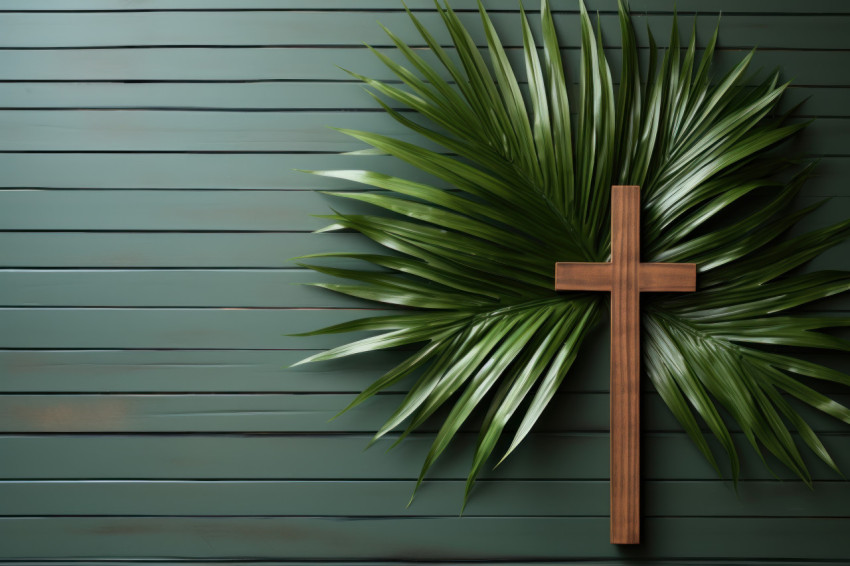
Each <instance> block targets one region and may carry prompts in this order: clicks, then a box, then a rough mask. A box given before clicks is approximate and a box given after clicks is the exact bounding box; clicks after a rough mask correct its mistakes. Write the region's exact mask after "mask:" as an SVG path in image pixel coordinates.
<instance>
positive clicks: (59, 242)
mask: <svg viewBox="0 0 850 566" xmlns="http://www.w3.org/2000/svg"><path fill="white" fill-rule="evenodd" d="M825 208H827V209H828V208H829V207H825ZM833 210H835V211H836V213H837V214H842V211H841V210H840V209H833ZM840 220H843V217H842V218H840V219H837V220H836V221H840ZM821 226H822V225H821ZM810 228H811V226H810ZM848 248H850V244H848V243H846V242H845V243H843V244H839V245H838V246H836V247H835V248H833V249H831V250H829V251H827V252H826V253H824V254H823V255H822V256H820V257H818V258H817V259H815V260H813V261H812V262H811V263H810V264H809V267H810V268H811V269H847V268H848V262H850V255H848V254H847V250H848ZM385 251H386V250H385V248H382V247H381V246H379V245H378V244H375V243H373V242H372V241H371V240H368V239H367V238H365V237H363V236H361V235H359V234H345V233H330V234H328V233H324V234H310V233H304V232H295V233H274V232H269V233H239V232H231V233H228V232H146V233H126V232H124V233H120V232H118V233H110V232H2V233H0V266H2V267H3V268H46V267H75V268H77V267H86V268H103V267H110V268H112V267H118V268H120V267H168V268H171V267H177V268H275V269H278V268H281V267H296V260H293V259H292V258H296V257H298V256H302V255H308V254H314V253H323V252H352V253H353V252H366V253H376V252H377V253H382V252H385ZM311 261H312V262H313V263H318V262H319V261H320V260H318V259H315V260H311ZM361 264H362V262H355V261H354V260H338V261H334V265H336V266H339V267H341V266H346V267H361Z"/></svg>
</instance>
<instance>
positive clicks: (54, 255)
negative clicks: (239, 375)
mask: <svg viewBox="0 0 850 566" xmlns="http://www.w3.org/2000/svg"><path fill="white" fill-rule="evenodd" d="M351 236H352V234H342V233H339V234H335V233H325V234H310V233H305V232H267V233H264V232H259V233H239V232H230V233H228V232H173V233H169V232H152V233H127V232H124V233H108V232H102V233H97V232H2V233H0V265H2V266H3V267H190V268H195V267H227V268H231V267H263V268H266V267H271V268H281V267H296V266H297V261H300V260H297V261H296V260H294V259H293V258H296V257H299V256H302V255H308V254H314V253H324V252H339V251H346V252H366V253H375V252H379V253H380V252H382V251H384V250H385V248H383V247H381V246H379V245H378V244H375V243H372V242H371V241H369V240H367V239H366V238H363V237H357V238H352V237H351ZM314 261H318V260H314ZM338 264H339V265H342V264H343V262H338ZM359 264H360V262H357V263H356V264H355V262H353V261H352V262H350V263H349V264H348V265H349V266H354V265H359Z"/></svg>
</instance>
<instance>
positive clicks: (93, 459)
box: [0, 432, 850, 503]
mask: <svg viewBox="0 0 850 566" xmlns="http://www.w3.org/2000/svg"><path fill="white" fill-rule="evenodd" d="M433 436H434V435H433V434H427V433H423V434H413V435H411V436H409V437H407V438H405V440H404V441H403V442H402V443H400V444H399V445H398V446H396V447H394V448H393V449H392V450H389V448H390V447H391V445H392V444H393V443H394V442H395V440H396V439H397V434H390V435H388V436H385V437H384V438H382V439H381V440H379V441H377V443H375V444H374V445H373V446H372V447H371V449H369V450H366V448H367V446H368V444H369V441H370V440H371V435H356V434H329V435H324V434H309V433H307V434H271V433H260V434H247V433H243V434H198V433H196V434H189V433H187V434H168V435H162V434H160V435H144V434H110V435H100V434H73V435H67V434H65V435H61V434H60V435H49V434H37V435H3V436H0V451H2V454H4V455H5V457H4V460H3V462H2V464H0V479H9V480H24V479H63V480H71V479H274V480H284V479H311V480H319V479H323V480H324V479H327V480H331V479H332V480H353V479H405V480H415V479H416V478H417V477H418V475H419V471H420V468H421V465H422V462H423V460H424V458H425V455H426V454H427V452H428V449H429V448H430V446H431V443H432V442H433ZM477 436H478V435H477V433H460V434H459V435H458V436H457V437H456V438H455V439H454V440H453V442H452V444H451V445H450V446H449V448H448V449H447V450H446V452H445V453H444V455H443V456H441V458H440V460H438V462H437V463H436V464H435V465H434V467H433V468H432V469H431V470H430V471H429V472H428V478H430V479H436V480H441V479H456V480H464V479H466V476H467V474H468V472H469V458H471V457H472V453H473V452H472V451H473V448H474V445H475V441H476V438H477ZM732 436H733V439H734V441H735V443H736V445H737V446H739V448H740V453H741V465H742V469H743V471H742V479H745V480H748V481H749V480H769V479H774V475H772V474H771V472H770V470H768V469H767V468H766V467H765V465H764V463H763V462H762V461H761V459H760V458H759V456H758V455H756V454H755V452H754V451H753V450H752V449H751V448H750V447H749V446H748V445H747V440H746V439H745V438H743V436H742V435H741V434H740V433H733V435H732ZM642 440H643V442H642V445H643V450H644V458H643V459H642V460H643V462H645V468H644V477H645V478H646V479H649V480H714V479H717V474H716V472H715V471H714V469H713V468H712V467H711V466H710V465H709V463H708V462H707V461H706V460H705V459H703V458H702V456H701V455H700V453H699V451H698V449H697V448H696V446H694V445H693V443H692V442H691V441H690V439H689V438H688V437H687V436H686V435H685V434H684V433H646V434H644V435H643V439H642ZM822 440H823V443H824V446H826V448H827V449H828V450H829V451H830V452H831V453H832V455H833V457H834V459H835V461H836V463H837V465H838V466H839V467H840V468H841V469H844V470H847V469H850V467H848V466H850V435H823V436H822ZM608 447H609V441H608V434H607V433H592V432H584V433H578V432H576V433H551V434H550V433H546V434H544V433H540V434H537V433H535V434H532V435H531V436H529V437H528V438H526V440H525V441H524V442H523V444H522V445H521V446H520V447H519V448H517V450H516V451H515V452H514V453H513V454H512V455H511V457H509V458H508V459H507V460H505V462H504V463H502V464H501V465H500V466H499V467H498V468H496V469H495V470H492V469H491V468H490V466H485V467H484V469H483V470H482V476H481V477H482V478H493V479H527V480H532V479H561V480H578V479H581V480H586V479H607V478H608V474H609V469H608ZM801 452H802V455H803V459H804V460H805V461H806V462H807V465H809V469H810V471H811V473H812V479H814V480H831V481H835V480H837V479H840V477H839V476H838V475H837V474H836V473H835V472H834V471H833V470H831V469H830V468H828V467H827V466H826V464H823V463H822V462H821V461H819V460H817V458H816V457H815V456H813V455H811V454H810V453H809V452H808V451H801ZM672 455H675V457H672ZM766 459H767V462H768V464H770V465H771V467H772V468H773V469H774V471H775V472H776V477H778V478H781V479H788V480H793V479H794V476H792V475H791V472H788V471H787V470H786V469H785V468H784V467H782V466H781V465H780V464H779V463H778V462H777V461H776V460H775V459H774V458H773V457H772V456H770V455H769V454H767V455H766ZM720 462H725V460H723V459H721V460H720ZM492 465H495V462H493V464H492ZM723 469H724V474H725V476H726V477H728V474H729V471H728V466H727V465H725V464H723ZM795 481H798V480H795ZM845 487H846V486H845ZM424 494H425V491H423V495H424ZM403 503H407V501H404V502H403Z"/></svg>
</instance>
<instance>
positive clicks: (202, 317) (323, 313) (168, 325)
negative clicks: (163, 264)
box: [0, 308, 392, 349]
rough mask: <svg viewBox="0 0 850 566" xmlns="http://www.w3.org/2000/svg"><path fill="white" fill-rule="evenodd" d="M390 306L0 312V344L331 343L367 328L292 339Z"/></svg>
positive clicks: (250, 345) (55, 346) (263, 345)
mask: <svg viewBox="0 0 850 566" xmlns="http://www.w3.org/2000/svg"><path fill="white" fill-rule="evenodd" d="M384 314H392V311H382V310H376V309H370V310H366V309H363V310H344V309H331V310H327V309H309V308H306V309H245V308H223V309H77V308H68V309H15V308H4V309H0V347H2V348H49V349H68V348H204V349H209V348H227V349H267V348H271V349H294V348H297V349H312V348H330V347H333V346H338V345H340V344H343V343H345V342H348V341H352V340H356V339H359V338H365V337H366V336H367V335H368V334H367V333H358V332H354V333H351V334H347V335H345V336H344V337H341V336H339V335H335V334H331V335H318V336H293V335H292V334H293V333H298V332H307V331H312V330H317V329H319V328H322V327H325V326H330V325H334V324H339V323H342V322H347V321H350V320H353V319H356V318H361V317H367V316H381V315H384Z"/></svg>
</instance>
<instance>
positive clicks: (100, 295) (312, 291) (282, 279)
mask: <svg viewBox="0 0 850 566" xmlns="http://www.w3.org/2000/svg"><path fill="white" fill-rule="evenodd" d="M331 281H337V282H338V281H339V280H338V279H335V278H332V277H330V276H327V275H322V274H320V273H316V272H314V271H308V270H303V269H256V270H250V269H249V270H244V269H238V270H237V269H226V270H219V271H215V270H204V269H197V270H195V269H191V270H185V269H158V270H153V269H115V270H96V269H91V270H85V269H84V270H64V269H58V270H48V269H41V270H20V269H0V306H6V307H11V306H17V307H48V306H53V307H57V306H58V307H96V306H102V307H274V308H280V307H290V308H291V307H300V308H304V307H317V308H318V307H325V308H327V307H332V308H352V307H355V308H363V307H368V308H373V307H375V303H373V302H371V301H366V300H365V299H358V298H355V297H350V296H348V295H344V294H342V293H334V292H333V291H329V290H327V289H320V288H318V287H314V286H312V285H310V283H317V282H325V283H328V282H331Z"/></svg>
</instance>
